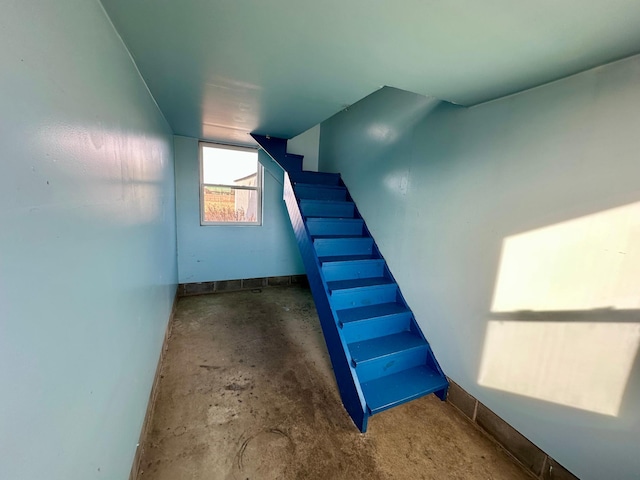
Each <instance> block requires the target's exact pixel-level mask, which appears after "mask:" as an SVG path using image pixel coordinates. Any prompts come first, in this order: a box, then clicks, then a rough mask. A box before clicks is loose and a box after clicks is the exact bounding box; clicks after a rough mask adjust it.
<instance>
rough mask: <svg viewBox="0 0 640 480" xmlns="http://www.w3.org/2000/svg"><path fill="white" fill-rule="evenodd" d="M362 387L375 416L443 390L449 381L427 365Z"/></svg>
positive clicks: (382, 378)
mask: <svg viewBox="0 0 640 480" xmlns="http://www.w3.org/2000/svg"><path fill="white" fill-rule="evenodd" d="M361 386H362V393H363V394H364V398H365V400H366V402H367V406H368V407H369V410H370V411H371V413H372V414H374V413H379V412H381V411H383V410H386V409H388V408H391V407H395V406H397V405H401V404H403V403H406V402H408V401H410V400H415V399H416V398H420V397H423V396H424V395H428V394H429V393H433V392H437V391H438V390H442V389H443V388H446V386H447V379H446V378H444V377H443V376H442V375H440V373H438V372H436V371H435V370H432V369H431V368H429V367H427V366H426V365H420V366H419V367H414V368H410V369H408V370H403V371H401V372H398V373H394V374H392V375H387V376H386V377H381V378H376V379H375V380H370V381H368V382H366V383H363V384H362V385H361Z"/></svg>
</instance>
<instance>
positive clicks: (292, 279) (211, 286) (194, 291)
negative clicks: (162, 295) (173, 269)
mask: <svg viewBox="0 0 640 480" xmlns="http://www.w3.org/2000/svg"><path fill="white" fill-rule="evenodd" d="M308 284H309V283H308V282H307V276H306V275H287V276H283V277H259V278H241V279H238V280H218V281H215V282H197V283H181V284H179V285H178V296H179V297H188V296H191V295H206V294H209V293H220V292H237V291H240V290H255V289H256V288H267V287H286V286H289V285H308Z"/></svg>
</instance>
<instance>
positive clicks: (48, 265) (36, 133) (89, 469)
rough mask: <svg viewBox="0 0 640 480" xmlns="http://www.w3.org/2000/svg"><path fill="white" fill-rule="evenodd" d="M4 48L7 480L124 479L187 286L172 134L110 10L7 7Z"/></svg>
mask: <svg viewBox="0 0 640 480" xmlns="http://www.w3.org/2000/svg"><path fill="white" fill-rule="evenodd" d="M0 45H2V48H0V65H2V74H1V75H0V112H2V113H1V114H0V158H1V159H2V160H1V161H0V225H1V227H0V385H1V387H0V388H1V390H2V393H1V394H0V452H1V453H0V457H1V459H0V478H2V479H7V480H10V479H11V480H13V479H16V480H17V479H20V480H22V479H25V480H26V479H38V478H46V479H49V480H80V479H82V480H91V479H99V478H100V479H105V478H108V479H125V478H127V477H128V475H129V470H130V468H131V464H132V460H133V456H134V453H135V451H136V444H137V442H138V439H139V435H140V430H141V426H142V421H143V418H144V414H145V411H146V408H147V402H148V399H149V393H150V390H151V384H152V381H153V378H154V373H155V369H156V365H157V362H158V359H159V355H160V349H161V345H162V342H163V337H164V333H165V329H166V326H167V320H168V318H169V315H170V312H171V307H172V303H173V299H174V294H175V289H176V283H177V266H176V258H175V255H176V238H175V235H176V232H175V206H174V205H175V202H174V179H173V138H172V133H171V130H170V129H169V127H168V125H167V124H166V122H165V120H164V118H163V117H162V115H161V113H160V112H159V111H158V109H157V107H156V105H155V104H154V101H153V99H152V98H151V96H150V95H149V93H148V91H147V89H146V86H145V85H144V83H143V82H142V80H141V78H140V77H139V75H138V73H137V71H136V68H135V66H134V64H133V63H132V61H131V58H130V57H129V54H128V52H127V50H126V49H125V47H124V45H123V44H122V42H121V40H120V39H119V37H118V35H117V34H116V32H115V30H114V29H113V27H112V25H111V24H110V22H109V20H108V18H107V16H106V15H105V14H104V12H103V10H102V8H101V6H100V4H99V3H98V2H85V1H82V0H60V1H57V2H55V3H46V2H34V1H20V2H5V3H4V4H3V6H2V15H1V16H0Z"/></svg>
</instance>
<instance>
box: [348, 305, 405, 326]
mask: <svg viewBox="0 0 640 480" xmlns="http://www.w3.org/2000/svg"><path fill="white" fill-rule="evenodd" d="M406 312H410V310H409V309H408V308H407V307H406V306H404V305H403V304H401V303H381V304H378V305H367V306H366V307H356V308H348V309H346V310H338V311H337V312H336V313H337V314H338V319H339V320H340V321H341V322H342V323H350V322H357V321H360V320H366V319H368V318H379V317H386V316H389V315H396V314H399V313H406Z"/></svg>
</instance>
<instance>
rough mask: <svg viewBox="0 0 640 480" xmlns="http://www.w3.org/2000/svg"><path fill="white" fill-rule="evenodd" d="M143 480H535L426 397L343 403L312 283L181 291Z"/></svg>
mask: <svg viewBox="0 0 640 480" xmlns="http://www.w3.org/2000/svg"><path fill="white" fill-rule="evenodd" d="M141 469H142V473H141V475H140V478H141V479H143V480H151V479H153V480H182V479H190V480H191V479H193V480H200V479H206V480H218V479H220V480H223V479H224V480H227V479H228V480H246V479H250V480H268V479H322V480H325V479H327V480H334V479H483V480H487V479H496V480H498V479H505V480H507V479H509V480H514V479H521V478H522V479H530V478H531V477H530V476H529V475H528V474H527V473H526V472H525V471H524V470H522V469H521V468H520V467H519V466H518V465H517V464H515V463H514V462H513V461H512V460H511V458H510V457H508V456H507V454H505V453H504V452H503V451H502V450H501V449H500V448H499V447H498V446H497V445H496V444H494V443H493V442H492V441H491V440H490V439H488V438H487V437H486V436H484V434H482V433H481V432H480V431H479V430H477V429H476V428H475V427H474V426H473V425H472V424H471V423H469V422H468V421H467V420H465V418H464V417H463V416H462V415H461V414H460V413H459V412H458V411H457V410H456V409H455V408H453V407H452V406H451V405H449V404H447V403H443V402H441V401H439V400H438V399H437V398H436V397H435V396H433V395H431V396H429V397H425V398H422V399H419V400H415V401H413V402H410V403H408V404H405V405H402V406H400V407H397V408H394V409H392V410H388V411H386V412H383V413H380V414H378V415H376V416H374V417H372V418H371V419H370V421H369V430H368V432H367V433H366V434H364V435H362V434H360V432H359V431H358V430H357V429H356V427H355V426H354V424H353V423H352V422H351V419H350V418H349V416H348V415H347V413H346V412H345V410H344V408H343V407H342V403H341V401H340V396H339V394H338V390H337V387H336V384H335V380H334V378H333V373H332V371H331V364H330V362H329V358H328V354H327V351H326V347H325V344H324V338H323V337H322V332H321V330H320V324H319V322H318V317H317V314H316V311H315V307H314V304H313V299H312V297H311V294H310V292H309V290H308V289H305V288H303V287H298V286H293V287H282V288H271V289H264V290H262V291H259V290H256V291H245V292H235V293H220V294H213V295H203V296H197V297H187V298H181V299H180V301H179V303H178V309H177V314H176V317H175V321H174V325H173V331H172V334H171V338H170V340H169V346H168V351H167V354H166V357H165V363H164V367H163V370H162V376H161V380H160V384H159V393H158V399H157V403H156V406H155V413H154V416H153V420H152V428H151V433H150V436H149V438H147V440H146V442H145V448H144V454H143V458H142V463H141Z"/></svg>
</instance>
